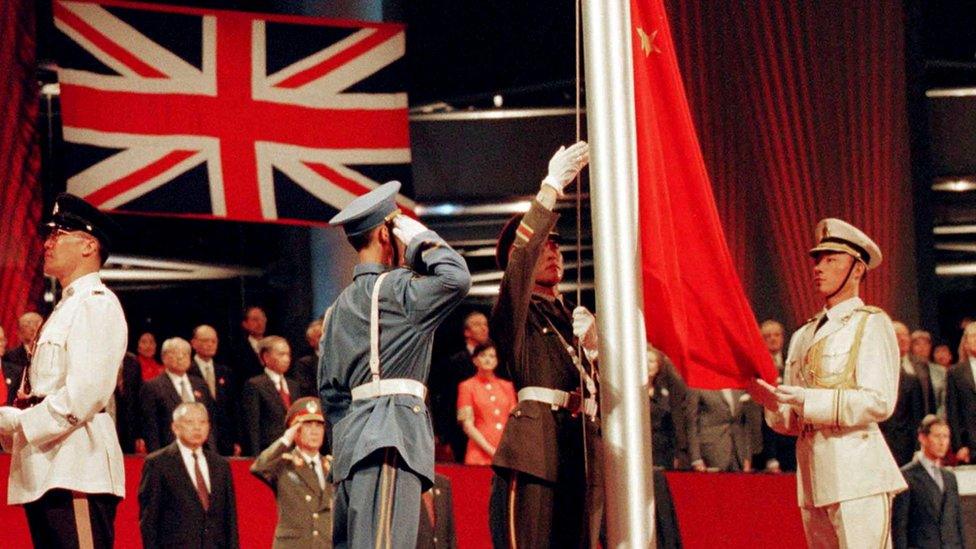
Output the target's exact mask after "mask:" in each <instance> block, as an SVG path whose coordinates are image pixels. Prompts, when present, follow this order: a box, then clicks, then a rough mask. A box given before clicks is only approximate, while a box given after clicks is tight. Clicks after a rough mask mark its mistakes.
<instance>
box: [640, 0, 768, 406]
mask: <svg viewBox="0 0 976 549" xmlns="http://www.w3.org/2000/svg"><path fill="white" fill-rule="evenodd" d="M631 24H632V27H633V29H632V33H633V35H632V38H633V56H634V97H635V101H634V103H635V113H636V119H637V120H636V121H637V157H638V177H639V197H640V204H639V215H640V234H641V253H642V255H643V257H642V270H643V279H644V312H645V317H646V324H647V335H648V338H649V340H650V341H651V342H652V343H653V344H654V345H655V346H656V347H658V348H659V349H661V350H662V351H663V352H664V353H665V354H667V355H668V356H669V357H670V358H671V359H672V360H673V361H674V363H675V365H677V367H678V368H679V369H680V370H681V373H682V374H683V375H684V377H685V380H686V381H687V382H688V384H689V385H691V386H693V387H697V388H701V389H719V388H725V387H740V388H741V387H745V386H746V385H747V383H748V381H749V380H750V379H752V378H754V377H755V376H756V375H757V374H758V375H761V376H762V377H763V378H764V379H766V380H767V381H770V382H772V381H774V380H775V379H776V369H775V367H774V366H773V362H772V359H771V357H770V355H769V353H768V352H767V351H766V348H765V345H764V344H763V341H762V338H761V336H760V334H759V328H758V326H757V323H756V320H755V316H754V314H753V312H752V308H751V307H750V306H749V302H748V301H747V300H746V297H745V293H744V292H743V289H742V284H741V282H740V281H739V277H738V275H737V273H736V272H735V267H734V264H733V262H732V256H731V254H730V253H729V249H728V246H727V244H726V241H725V235H724V233H723V231H722V225H721V222H720V220H719V216H718V210H717V209H716V207H715V198H714V196H713V195H712V186H711V182H710V181H709V179H708V173H707V171H706V169H705V162H704V159H703V157H702V154H701V148H700V146H699V144H698V137H697V136H696V134H695V127H694V124H693V122H692V118H691V112H690V109H689V107H688V101H687V98H686V96H685V91H684V86H683V84H682V81H681V74H680V73H679V71H678V62H677V58H676V56H675V53H674V43H673V41H672V39H671V30H670V28H669V26H668V18H667V14H666V13H665V11H664V3H663V0H631Z"/></svg>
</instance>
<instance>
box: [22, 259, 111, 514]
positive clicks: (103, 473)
mask: <svg viewBox="0 0 976 549" xmlns="http://www.w3.org/2000/svg"><path fill="white" fill-rule="evenodd" d="M127 330H128V327H127V326H126V323H125V316H124V315H123V313H122V307H121V306H120V305H119V300H118V298H116V297H115V294H114V293H112V291H111V290H109V289H108V288H106V287H105V285H104V284H102V282H101V280H100V279H99V278H98V274H97V273H92V274H88V275H85V276H83V277H81V278H79V279H77V280H75V281H74V282H72V283H71V284H70V285H68V287H67V288H65V289H64V295H63V297H62V299H61V301H60V302H59V303H58V304H57V306H55V308H54V311H53V312H52V313H51V316H50V318H48V320H47V322H45V323H44V326H43V327H42V328H41V332H40V334H39V336H38V340H37V351H36V353H35V354H34V358H33V361H32V362H31V368H30V376H31V378H30V382H31V387H32V393H33V395H35V396H44V397H46V398H45V399H44V401H43V402H41V403H40V404H38V405H36V406H34V407H33V408H29V409H27V410H25V411H24V412H23V413H22V414H21V415H20V424H21V427H22V429H21V430H20V431H18V432H17V433H16V434H15V435H14V436H13V437H12V440H11V439H10V438H9V437H4V438H5V440H4V441H3V442H4V447H5V448H11V446H10V445H11V444H12V454H13V457H12V460H11V464H10V481H9V485H8V489H7V503H9V504H11V505H16V504H22V503H28V502H31V501H34V500H36V499H38V498H40V497H41V496H42V495H44V493H45V492H47V491H48V490H50V489H52V488H64V489H67V490H76V491H79V492H85V493H89V494H94V493H106V494H115V495H117V496H119V497H122V496H124V495H125V473H124V469H123V465H122V449H121V447H120V446H119V439H118V435H117V434H116V432H115V424H114V423H113V422H112V418H111V416H109V415H108V414H107V413H104V409H105V406H106V404H108V401H109V399H110V398H112V393H113V392H114V391H115V385H116V380H117V378H118V373H119V368H120V367H121V365H122V357H123V356H124V355H125V344H126V339H127V337H126V333H127Z"/></svg>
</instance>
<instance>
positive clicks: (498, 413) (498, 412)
mask: <svg viewBox="0 0 976 549" xmlns="http://www.w3.org/2000/svg"><path fill="white" fill-rule="evenodd" d="M501 413H502V411H501V410H499V409H498V408H495V415H496V416H497V415H500V414H501Z"/></svg>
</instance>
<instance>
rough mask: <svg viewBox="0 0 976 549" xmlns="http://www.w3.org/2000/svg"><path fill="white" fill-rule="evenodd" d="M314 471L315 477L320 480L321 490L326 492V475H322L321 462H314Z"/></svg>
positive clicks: (315, 460) (314, 460)
mask: <svg viewBox="0 0 976 549" xmlns="http://www.w3.org/2000/svg"><path fill="white" fill-rule="evenodd" d="M312 469H315V477H316V478H317V479H319V488H321V489H322V490H325V475H323V474H322V465H321V464H320V463H319V460H317V459H313V460H312Z"/></svg>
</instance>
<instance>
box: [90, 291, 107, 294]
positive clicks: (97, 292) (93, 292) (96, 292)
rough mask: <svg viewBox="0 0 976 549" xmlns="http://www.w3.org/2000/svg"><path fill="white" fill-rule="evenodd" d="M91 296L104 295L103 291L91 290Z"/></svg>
mask: <svg viewBox="0 0 976 549" xmlns="http://www.w3.org/2000/svg"><path fill="white" fill-rule="evenodd" d="M92 295H105V290H92Z"/></svg>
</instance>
